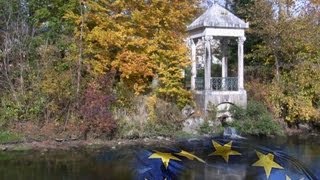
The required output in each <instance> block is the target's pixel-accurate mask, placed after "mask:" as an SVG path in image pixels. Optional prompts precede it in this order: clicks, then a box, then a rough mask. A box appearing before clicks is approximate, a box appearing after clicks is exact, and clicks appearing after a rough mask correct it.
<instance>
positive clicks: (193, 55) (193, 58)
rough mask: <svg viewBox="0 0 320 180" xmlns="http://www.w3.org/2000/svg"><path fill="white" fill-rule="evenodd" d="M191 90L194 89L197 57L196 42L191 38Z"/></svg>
mask: <svg viewBox="0 0 320 180" xmlns="http://www.w3.org/2000/svg"><path fill="white" fill-rule="evenodd" d="M190 41H191V61H192V64H191V90H195V89H196V77H197V59H196V57H197V56H196V55H197V54H196V44H195V43H194V40H193V39H191V40H190Z"/></svg>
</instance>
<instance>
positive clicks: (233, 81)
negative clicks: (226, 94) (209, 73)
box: [211, 77, 238, 91]
mask: <svg viewBox="0 0 320 180" xmlns="http://www.w3.org/2000/svg"><path fill="white" fill-rule="evenodd" d="M211 88H212V90H213V91H237V90H238V78H237V77H225V78H222V77H213V78H211Z"/></svg>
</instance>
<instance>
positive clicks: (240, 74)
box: [238, 36, 246, 91]
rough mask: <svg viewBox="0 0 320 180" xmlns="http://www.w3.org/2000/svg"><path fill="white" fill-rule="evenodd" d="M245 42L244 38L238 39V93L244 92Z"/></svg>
mask: <svg viewBox="0 0 320 180" xmlns="http://www.w3.org/2000/svg"><path fill="white" fill-rule="evenodd" d="M245 40H246V38H245V37H244V36H242V37H239V38H238V91H243V90H244V84H243V83H244V73H243V69H244V63H243V43H244V41H245Z"/></svg>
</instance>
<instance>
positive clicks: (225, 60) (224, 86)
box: [221, 39, 228, 90]
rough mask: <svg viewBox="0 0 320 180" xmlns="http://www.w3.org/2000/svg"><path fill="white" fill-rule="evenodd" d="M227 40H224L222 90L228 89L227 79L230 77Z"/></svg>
mask: <svg viewBox="0 0 320 180" xmlns="http://www.w3.org/2000/svg"><path fill="white" fill-rule="evenodd" d="M227 46H228V44H227V40H226V39H222V73H221V77H222V89H223V90H226V89H227V81H226V78H227V77H228V57H227V56H228V55H227Z"/></svg>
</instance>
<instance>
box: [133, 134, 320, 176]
mask: <svg viewBox="0 0 320 180" xmlns="http://www.w3.org/2000/svg"><path fill="white" fill-rule="evenodd" d="M173 146H175V147H164V148H160V149H151V150H142V151H140V152H138V153H137V155H136V162H135V163H134V164H135V167H134V168H135V174H136V179H143V180H145V179H150V180H151V179H156V180H163V179H167V180H170V179H230V180H231V179H236V180H237V179H258V180H260V179H261V180H290V179H292V180H293V179H298V180H300V179H305V180H307V179H310V180H313V179H317V177H316V176H315V175H314V174H312V173H311V172H310V171H309V170H308V169H307V168H306V167H305V166H303V165H302V164H301V163H300V162H299V161H297V160H296V159H294V158H292V157H290V156H289V155H287V154H286V153H284V152H282V151H281V150H279V149H276V148H273V147H263V146H257V145H252V144H250V143H249V142H247V140H242V139H230V138H225V137H214V138H204V139H195V140H186V141H181V142H179V143H177V144H175V145H173Z"/></svg>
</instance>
